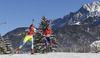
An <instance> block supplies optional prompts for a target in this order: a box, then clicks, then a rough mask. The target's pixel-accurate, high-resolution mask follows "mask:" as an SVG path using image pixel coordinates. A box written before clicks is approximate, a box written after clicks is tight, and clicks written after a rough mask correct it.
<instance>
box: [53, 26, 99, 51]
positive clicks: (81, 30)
mask: <svg viewBox="0 0 100 58" xmlns="http://www.w3.org/2000/svg"><path fill="white" fill-rule="evenodd" d="M54 34H55V35H56V38H57V42H58V50H59V51H63V52H64V51H66V52H68V51H69V52H83V51H84V41H85V49H86V52H90V44H91V43H92V42H94V41H96V40H100V27H98V26H92V25H65V26H63V27H60V28H57V29H56V31H55V32H54Z"/></svg>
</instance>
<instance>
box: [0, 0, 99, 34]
mask: <svg viewBox="0 0 100 58" xmlns="http://www.w3.org/2000/svg"><path fill="white" fill-rule="evenodd" d="M94 1H99V0H0V23H2V22H5V21H6V22H7V24H6V25H5V24H3V25H0V33H1V35H4V34H6V33H7V32H9V31H12V30H14V29H16V28H18V27H29V25H30V24H31V23H32V22H31V21H32V19H35V22H34V25H35V26H36V27H38V26H39V22H40V20H41V18H42V16H43V15H45V16H46V17H47V18H48V19H57V18H63V16H64V15H67V14H69V13H70V12H75V11H77V10H79V9H80V8H81V7H82V5H83V4H87V3H91V2H94Z"/></svg>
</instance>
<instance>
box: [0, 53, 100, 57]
mask: <svg viewBox="0 0 100 58" xmlns="http://www.w3.org/2000/svg"><path fill="white" fill-rule="evenodd" d="M0 58H100V54H99V53H98V54H97V53H61V52H58V53H48V54H35V55H31V54H14V55H0Z"/></svg>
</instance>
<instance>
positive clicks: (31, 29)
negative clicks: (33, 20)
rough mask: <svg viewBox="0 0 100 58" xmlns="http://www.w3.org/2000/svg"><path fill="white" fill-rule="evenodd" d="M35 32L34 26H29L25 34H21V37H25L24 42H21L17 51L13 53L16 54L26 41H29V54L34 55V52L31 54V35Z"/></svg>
mask: <svg viewBox="0 0 100 58" xmlns="http://www.w3.org/2000/svg"><path fill="white" fill-rule="evenodd" d="M35 32H36V29H35V28H34V25H33V24H31V25H30V27H29V28H28V29H26V30H25V32H24V33H23V36H25V38H24V41H23V42H22V45H20V47H19V49H17V51H15V53H18V51H19V50H20V49H21V48H22V47H23V46H24V44H25V43H26V42H27V41H28V40H30V42H31V54H34V52H33V44H34V42H33V41H34V39H33V34H34V33H35ZM25 34H26V35H25Z"/></svg>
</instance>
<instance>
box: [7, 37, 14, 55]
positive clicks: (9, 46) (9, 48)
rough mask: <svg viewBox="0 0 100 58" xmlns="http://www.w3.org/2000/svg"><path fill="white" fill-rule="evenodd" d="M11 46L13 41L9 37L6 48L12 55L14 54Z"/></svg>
mask: <svg viewBox="0 0 100 58" xmlns="http://www.w3.org/2000/svg"><path fill="white" fill-rule="evenodd" d="M11 44H12V43H11V41H10V40H9V38H8V37H7V38H6V40H5V46H6V48H7V54H12V53H13V48H12V45H11Z"/></svg>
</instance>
